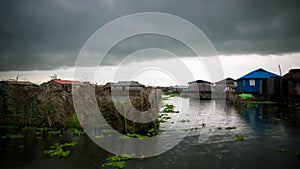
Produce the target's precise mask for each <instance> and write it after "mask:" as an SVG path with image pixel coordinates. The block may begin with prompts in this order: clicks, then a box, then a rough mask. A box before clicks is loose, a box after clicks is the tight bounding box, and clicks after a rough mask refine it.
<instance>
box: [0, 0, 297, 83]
mask: <svg viewBox="0 0 300 169" xmlns="http://www.w3.org/2000/svg"><path fill="white" fill-rule="evenodd" d="M299 11H300V1H297V0H294V1H293V0H288V1H284V0H270V1H261V0H251V1H242V0H215V1H212V0H187V1H182V0H151V1H150V0H149V1H142V0H87V1H82V0H47V1H46V0H39V1H36V0H26V1H20V0H19V1H16V0H4V1H1V5H0V20H1V26H0V78H2V79H5V78H12V77H14V76H16V74H17V73H19V74H21V75H22V76H23V78H27V79H28V80H32V81H34V82H41V81H44V80H46V79H47V78H48V76H49V75H51V74H53V73H59V76H61V78H65V79H67V78H72V76H70V75H71V74H72V69H73V67H74V65H75V62H76V59H77V56H78V54H79V52H80V50H81V48H82V46H83V45H84V44H85V42H86V41H87V40H88V38H89V37H90V36H91V35H93V33H95V31H97V30H98V29H99V28H101V27H102V26H104V25H105V24H107V23H109V22H111V21H113V20H115V19H117V18H119V17H122V16H125V15H129V14H133V13H138V12H163V13H169V14H172V15H176V16H178V17H181V18H184V19H186V20H188V21H189V22H191V23H192V24H194V25H196V26H197V27H198V28H199V29H200V30H202V31H203V33H205V34H206V36H207V37H208V38H209V39H210V41H211V42H212V44H213V45H214V46H215V48H216V50H217V52H218V53H219V54H220V55H221V56H222V57H221V59H220V60H221V61H222V64H223V66H224V73H225V76H232V77H234V78H238V76H240V75H242V73H247V71H252V70H253V69H256V68H259V67H261V66H264V68H266V69H268V70H270V71H273V72H275V73H278V68H277V65H278V64H281V65H282V67H283V72H284V73H286V72H287V71H288V70H289V68H297V67H300V61H299V60H300V31H299V30H300V15H299ZM131 24H134V23H131ZM166 25H167V23H166ZM120 29H121V30H122V28H120ZM178 46H180V44H179V43H178V42H176V41H174V40H170V39H168V38H163V39H162V38H161V39H160V40H157V37H156V36H148V37H147V36H145V37H135V38H132V39H128V41H127V42H126V43H125V44H122V43H120V44H118V45H117V46H116V47H115V48H114V51H113V52H111V54H110V56H109V57H106V58H105V62H104V63H103V66H106V68H105V70H107V72H112V71H111V70H110V69H116V67H115V66H116V64H118V57H119V56H120V55H124V54H126V55H127V54H130V53H132V52H135V51H136V50H140V49H144V48H149V47H152V48H153V47H161V48H164V49H168V50H171V51H172V50H176V49H178ZM179 56H180V52H179ZM181 57H182V58H184V59H185V62H189V61H190V60H192V59H193V58H191V57H190V56H187V55H186V54H182V56H181ZM153 59H155V60H157V59H159V58H151V57H150V58H149V56H145V57H143V56H140V58H139V59H137V60H136V62H141V61H144V60H148V61H153ZM164 59H166V58H164ZM161 61H162V62H164V61H165V60H163V59H162V60H161ZM243 61H247V63H243ZM190 66H191V68H192V67H195V68H197V66H195V65H194V66H192V65H191V63H190ZM239 68H240V69H239ZM241 68H242V71H241ZM193 69H194V68H193ZM199 69H201V68H199ZM148 74H149V73H148ZM150 74H151V73H150ZM195 78H202V79H206V77H202V76H201V75H199V76H196V77H195ZM158 81H159V80H158ZM145 83H151V82H145ZM154 83H157V82H154V80H153V84H154Z"/></svg>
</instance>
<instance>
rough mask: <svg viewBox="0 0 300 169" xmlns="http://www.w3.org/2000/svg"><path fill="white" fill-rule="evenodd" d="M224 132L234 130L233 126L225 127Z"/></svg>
mask: <svg viewBox="0 0 300 169" xmlns="http://www.w3.org/2000/svg"><path fill="white" fill-rule="evenodd" d="M225 129H226V130H233V129H236V127H235V126H232V127H225Z"/></svg>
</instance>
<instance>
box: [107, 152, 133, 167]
mask: <svg viewBox="0 0 300 169" xmlns="http://www.w3.org/2000/svg"><path fill="white" fill-rule="evenodd" d="M132 157H133V155H130V154H123V155H114V156H111V157H108V158H107V159H106V160H107V161H108V162H106V163H104V164H102V167H114V168H118V169H121V168H124V167H125V164H126V161H128V160H130V159H131V158H132Z"/></svg>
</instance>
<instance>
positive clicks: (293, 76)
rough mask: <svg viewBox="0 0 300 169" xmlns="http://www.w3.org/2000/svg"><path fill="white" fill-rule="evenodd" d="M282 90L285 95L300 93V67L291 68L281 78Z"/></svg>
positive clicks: (297, 94)
mask: <svg viewBox="0 0 300 169" xmlns="http://www.w3.org/2000/svg"><path fill="white" fill-rule="evenodd" d="M281 92H282V93H283V95H289V96H299V95H300V69H291V70H290V71H289V73H287V74H285V75H284V76H282V78H281Z"/></svg>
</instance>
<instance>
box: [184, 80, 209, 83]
mask: <svg viewBox="0 0 300 169" xmlns="http://www.w3.org/2000/svg"><path fill="white" fill-rule="evenodd" d="M191 83H208V84H211V83H210V82H207V81H204V80H195V81H192V82H188V84H191Z"/></svg>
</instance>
